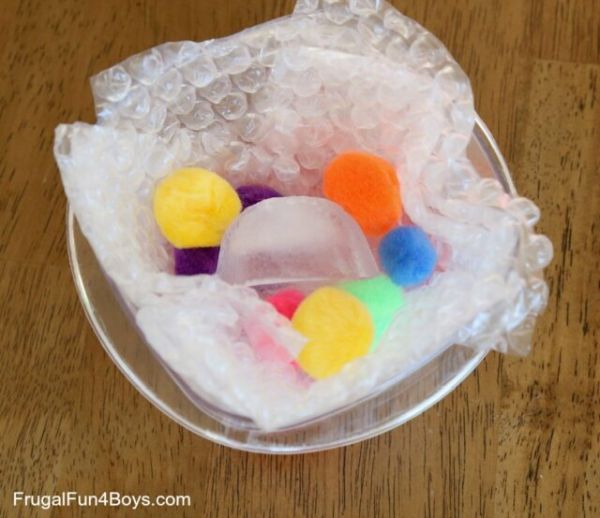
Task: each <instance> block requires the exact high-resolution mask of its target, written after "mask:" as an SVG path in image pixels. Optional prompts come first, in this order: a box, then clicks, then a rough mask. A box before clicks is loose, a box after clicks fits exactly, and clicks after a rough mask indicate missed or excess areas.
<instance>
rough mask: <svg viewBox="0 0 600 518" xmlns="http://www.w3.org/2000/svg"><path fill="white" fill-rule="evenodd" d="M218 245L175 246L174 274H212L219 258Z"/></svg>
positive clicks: (215, 269)
mask: <svg viewBox="0 0 600 518" xmlns="http://www.w3.org/2000/svg"><path fill="white" fill-rule="evenodd" d="M219 250H220V247H218V246H211V247H202V248H175V274H177V275H198V274H199V273H206V274H211V275H212V274H213V273H215V272H216V271H217V262H218V260H219Z"/></svg>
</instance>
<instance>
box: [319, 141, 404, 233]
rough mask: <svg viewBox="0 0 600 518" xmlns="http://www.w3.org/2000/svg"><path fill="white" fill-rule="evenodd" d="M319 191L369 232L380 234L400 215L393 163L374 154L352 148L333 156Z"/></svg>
mask: <svg viewBox="0 0 600 518" xmlns="http://www.w3.org/2000/svg"><path fill="white" fill-rule="evenodd" d="M323 193H324V194H325V197H327V198H329V199H330V200H331V201H334V202H336V203H338V204H339V205H341V206H342V207H343V208H344V209H345V210H346V212H348V213H349V214H350V215H351V216H352V217H353V218H354V219H355V220H356V221H357V222H358V224H359V225H360V227H361V228H362V230H363V232H364V233H365V234H367V235H370V236H380V235H382V234H384V233H385V232H387V231H388V230H390V229H391V228H393V227H394V226H396V225H397V224H398V221H399V220H400V218H401V217H402V202H401V201H400V186H399V184H398V177H397V176H396V172H395V170H394V167H393V166H392V165H391V164H390V163H388V162H386V161H385V160H383V159H382V158H379V157H377V156H374V155H370V154H368V153H361V152H357V151H352V152H348V153H343V154H341V155H339V156H337V157H336V158H335V159H333V161H332V162H331V163H330V164H329V165H328V166H327V169H326V170H325V173H324V175H323Z"/></svg>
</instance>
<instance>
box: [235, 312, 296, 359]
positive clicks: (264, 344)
mask: <svg viewBox="0 0 600 518" xmlns="http://www.w3.org/2000/svg"><path fill="white" fill-rule="evenodd" d="M242 327H243V330H244V332H245V333H246V336H247V337H248V341H249V342H250V344H251V346H252V349H253V350H254V353H255V354H256V357H257V358H258V359H259V360H262V361H269V362H278V363H285V364H289V365H290V367H293V363H294V358H292V356H291V355H290V353H289V352H288V350H287V349H286V348H285V347H283V346H282V345H280V344H279V343H277V341H276V340H275V338H273V337H272V336H271V335H270V334H269V333H268V332H267V331H266V330H265V329H264V327H262V324H261V323H260V322H259V321H255V320H246V321H244V322H243V323H242Z"/></svg>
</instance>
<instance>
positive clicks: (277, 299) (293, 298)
mask: <svg viewBox="0 0 600 518" xmlns="http://www.w3.org/2000/svg"><path fill="white" fill-rule="evenodd" d="M304 298H305V295H304V293H302V292H301V291H298V290H295V289H293V288H289V289H286V290H281V291H278V292H277V293H274V294H273V295H269V296H268V297H267V298H266V299H265V300H266V301H267V302H270V303H271V304H272V305H273V306H274V307H275V309H276V310H277V311H278V312H279V313H280V314H281V315H283V316H284V317H286V318H289V319H290V320H291V318H292V317H293V316H294V313H295V312H296V309H297V308H298V306H299V305H300V302H302V301H303V300H304Z"/></svg>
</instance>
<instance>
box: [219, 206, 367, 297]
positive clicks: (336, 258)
mask: <svg viewBox="0 0 600 518" xmlns="http://www.w3.org/2000/svg"><path fill="white" fill-rule="evenodd" d="M378 273H379V270H378V268H377V264H376V262H375V259H374V258H373V255H372V253H371V249H370V248H369V244H368V243H367V240H366V238H365V236H364V234H363V233H362V232H361V230H360V228H359V226H358V224H357V223H356V222H355V221H354V220H353V219H352V218H351V217H350V216H349V215H348V214H347V213H346V212H344V210H343V209H342V208H341V207H340V206H339V205H337V204H335V203H332V202H330V201H329V200H325V199H323V198H311V197H308V196H288V197H284V198H271V199H268V200H265V201H262V202H260V203H258V204H256V205H254V206H252V207H250V208H248V209H247V210H245V211H244V212H242V214H241V215H240V216H239V217H238V218H237V219H236V220H235V221H234V222H233V224H232V225H231V226H230V227H229V229H228V230H227V232H226V233H225V236H224V237H223V241H222V242H221V254H220V256H219V265H218V267H217V274H218V275H219V276H220V277H221V278H222V279H223V280H225V281H227V282H230V283H235V284H245V285H250V286H258V285H265V284H281V283H296V282H315V281H324V282H332V281H336V280H341V279H358V278H365V277H373V276H376V275H378Z"/></svg>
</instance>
